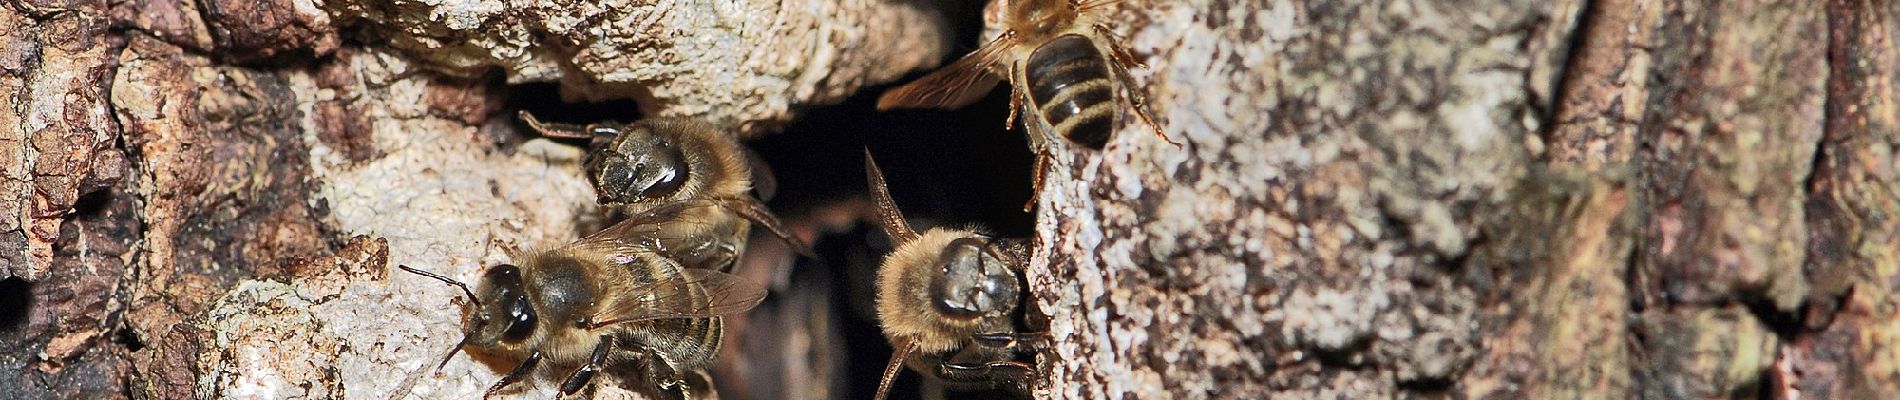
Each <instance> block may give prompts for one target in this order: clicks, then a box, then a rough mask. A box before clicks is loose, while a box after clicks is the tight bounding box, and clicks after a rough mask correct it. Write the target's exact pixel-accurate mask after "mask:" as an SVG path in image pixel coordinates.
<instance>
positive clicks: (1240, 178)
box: [0, 0, 1900, 399]
mask: <svg viewBox="0 0 1900 400" xmlns="http://www.w3.org/2000/svg"><path fill="white" fill-rule="evenodd" d="M450 3H453V2H449V3H444V2H395V3H385V2H370V1H356V0H329V1H320V2H314V3H312V2H294V1H281V0H274V1H263V2H251V1H235V0H206V1H180V0H118V1H85V0H72V1H58V0H12V1H9V2H6V3H5V4H4V6H0V102H4V103H5V105H6V107H5V108H4V109H0V216H4V218H0V277H9V278H6V279H4V280H0V348H8V349H14V350H12V351H8V352H0V367H5V369H4V370H5V371H9V372H4V373H0V393H19V394H23V396H20V397H25V398H116V397H138V398H150V397H157V398H215V397H262V398H287V397H296V398H342V397H348V398H365V397H368V398H401V397H404V396H406V395H413V396H415V397H418V398H470V397H474V396H477V395H479V393H480V391H481V390H482V389H484V388H485V387H486V386H487V385H488V384H489V383H492V382H493V381H494V380H495V379H496V378H497V377H498V373H497V370H496V369H497V366H496V364H493V363H492V362H493V360H483V359H479V358H470V357H469V356H466V355H464V356H458V357H457V358H455V359H454V360H453V361H452V362H450V363H449V364H448V365H447V367H446V368H444V369H443V370H442V371H440V372H437V371H435V362H436V361H438V360H439V357H441V356H442V355H443V354H445V352H447V351H448V349H449V347H450V346H451V345H452V344H453V343H454V341H455V340H456V338H457V336H459V335H460V332H459V329H460V320H461V318H462V317H463V315H462V314H461V313H460V312H457V311H455V310H459V307H460V304H459V301H456V300H453V299H455V298H457V297H458V295H457V293H458V291H457V290H455V289H454V288H452V287H449V286H444V285H441V284H439V283H436V282H434V281H431V280H428V279H426V278H421V277H417V276H413V275H409V274H403V273H394V274H392V273H390V271H391V268H392V267H393V266H395V265H397V264H406V265H411V266H416V267H420V268H425V269H429V270H432V271H436V272H440V273H444V274H446V275H449V276H454V277H460V278H469V277H474V276H476V275H477V271H478V270H479V268H480V267H481V266H483V265H487V264H490V263H494V262H499V261H503V260H506V259H507V257H508V255H507V253H509V252H510V251H513V250H514V249H516V248H526V247H534V246H546V245H549V244H554V243H560V242H563V241H566V240H571V239H572V238H574V237H575V236H577V235H578V234H580V233H582V232H583V231H584V229H580V228H577V227H576V225H577V223H576V221H580V222H581V223H580V224H579V225H582V226H587V225H588V223H587V221H590V220H594V219H598V218H599V217H597V216H595V215H597V214H599V213H598V212H596V210H595V209H594V208H593V206H592V203H593V200H594V199H593V196H592V194H591V192H590V190H591V189H590V188H589V187H588V186H587V183H586V182H585V181H584V180H582V179H581V178H580V177H579V174H578V168H579V166H578V160H579V157H580V154H579V150H578V149H577V148H576V147H574V146H571V145H565V144H559V143H554V142H550V141H547V140H544V139H538V138H533V137H532V135H531V134H527V133H524V132H521V130H520V128H518V127H517V125H516V124H514V123H513V121H512V118H513V117H512V115H513V109H514V108H516V107H517V106H519V105H520V104H521V103H520V102H522V101H523V100H521V99H522V98H524V97H525V96H530V94H529V93H527V91H528V90H529V89H524V88H526V87H529V86H526V85H525V84H527V83H531V82H553V83H556V84H557V85H558V88H559V90H560V92H561V93H562V96H561V97H562V98H564V99H568V100H608V99H632V100H633V101H632V102H630V103H605V104H608V105H609V107H612V106H614V105H628V106H627V107H628V109H619V110H612V112H615V113H619V114H617V115H622V116H619V117H618V118H620V119H622V120H628V119H632V118H634V117H636V116H638V115H678V116H692V117H698V118H703V119H706V120H709V121H712V122H714V123H716V124H718V125H720V126H722V127H726V128H729V129H731V130H732V131H733V132H735V134H737V135H740V136H741V137H745V138H755V137H759V136H761V135H764V134H768V133H771V132H775V131H778V130H780V129H781V128H782V127H784V126H785V125H786V124H787V123H788V122H789V121H793V120H795V119H796V118H798V117H799V116H800V115H802V114H803V113H804V112H805V111H807V110H809V109H812V108H815V107H818V106H822V105H826V104H832V103H836V102H839V101H843V100H844V99H845V98H846V97H847V96H851V95H853V94H854V93H857V92H859V91H860V90H862V89H864V88H865V87H867V86H869V85H875V84H881V83H887V82H891V81H894V80H897V79H899V78H900V77H902V76H903V75H905V74H907V73H910V72H913V71H914V70H920V69H925V68H928V67H931V66H933V65H934V64H935V63H936V62H938V61H940V60H941V59H942V58H943V57H945V56H949V55H950V54H949V53H952V52H954V51H957V50H964V49H961V48H955V47H953V45H951V43H952V42H953V41H952V39H951V38H950V36H951V35H950V34H949V32H951V31H952V30H953V29H951V28H950V27H949V26H948V25H946V24H945V23H944V22H943V21H942V16H944V15H949V14H947V13H945V12H943V11H941V10H938V9H936V8H934V7H937V6H941V4H936V3H932V2H901V1H900V2H893V1H875V0H850V1H819V0H808V1H802V2H791V3H784V2H767V1H742V2H737V3H732V4H725V3H719V4H712V3H707V4H698V3H690V2H685V3H682V2H660V3H640V2H627V1H607V2H602V3H599V4H589V3H586V2H577V1H565V0H532V1H531V0H521V1H512V2H501V3H496V2H488V3H479V2H478V3H453V4H450ZM689 3H690V4H689ZM1441 3H1442V2H1417V3H1408V2H1401V3H1395V4H1377V5H1356V4H1344V3H1334V2H1323V1H1297V0H1295V1H1275V2H1269V1H1264V0H1255V1H1242V2H1232V1H1221V0H1182V1H1172V2H1156V1H1126V2H1121V3H1120V4H1119V5H1117V6H1114V7H1111V8H1112V9H1113V10H1115V11H1114V12H1113V17H1112V18H1109V19H1107V21H1108V24H1109V25H1110V27H1111V29H1113V30H1114V31H1116V32H1118V33H1119V34H1120V35H1121V36H1123V37H1125V38H1126V39H1127V42H1126V44H1127V45H1128V47H1129V48H1131V49H1133V50H1134V52H1135V53H1137V54H1136V55H1137V57H1138V58H1141V59H1143V60H1144V61H1145V63H1146V64H1147V65H1146V68H1136V69H1134V70H1133V71H1132V72H1133V74H1134V78H1135V81H1136V82H1138V83H1139V84H1138V85H1137V87H1136V88H1135V89H1136V90H1139V91H1141V92H1143V93H1146V94H1147V95H1148V96H1147V97H1148V100H1149V101H1148V102H1149V104H1150V107H1151V108H1152V109H1153V111H1154V113H1155V115H1156V116H1157V117H1158V121H1157V122H1159V123H1160V125H1161V126H1162V127H1163V128H1164V131H1165V132H1166V133H1167V134H1168V135H1169V137H1170V138H1171V139H1173V140H1174V141H1177V142H1180V143H1181V144H1180V146H1178V147H1177V146H1172V145H1169V144H1167V143H1165V142H1163V141H1161V140H1160V139H1158V138H1156V137H1154V136H1153V135H1151V134H1148V133H1147V127H1146V126H1144V125H1141V124H1139V123H1130V124H1125V126H1123V127H1122V129H1121V130H1120V132H1118V133H1117V134H1116V135H1115V136H1114V137H1113V139H1112V140H1111V142H1110V144H1109V145H1108V146H1107V148H1106V149H1105V150H1104V151H1100V152H1086V151H1084V152H1075V151H1067V150H1062V149H1058V151H1055V152H1054V154H1055V156H1056V157H1055V160H1054V161H1055V162H1054V166H1053V169H1052V170H1051V171H1050V174H1049V175H1048V179H1047V181H1046V182H1045V185H1044V186H1043V187H1041V188H1039V189H1038V190H1037V192H1038V194H1039V197H1038V198H1039V205H1040V206H1041V207H1040V209H1039V210H1038V211H1037V213H1036V221H1037V223H1038V224H1037V229H1036V235H1037V237H1036V239H1037V240H1036V243H1037V247H1036V251H1035V255H1036V256H1035V257H1034V260H1033V262H1032V268H1031V272H1030V276H1029V280H1030V282H1031V286H1032V289H1033V290H1032V292H1033V293H1032V294H1033V296H1034V297H1035V299H1036V303H1037V305H1038V306H1039V308H1040V309H1041V310H1043V311H1046V312H1049V313H1050V317H1051V326H1050V330H1051V332H1050V333H1051V334H1052V336H1053V337H1054V339H1055V340H1054V343H1055V348H1054V349H1052V350H1051V351H1050V352H1048V353H1047V354H1045V356H1048V357H1051V360H1052V361H1053V362H1051V363H1049V364H1050V365H1052V370H1049V371H1043V372H1044V373H1043V374H1041V375H1040V379H1039V380H1038V382H1036V384H1035V389H1036V392H1035V394H1036V395H1037V397H1043V398H1118V397H1126V396H1129V395H1133V396H1137V397H1143V398H1156V397H1160V398H1170V397H1179V398H1203V397H1219V398H1267V397H1269V396H1271V397H1274V398H1281V397H1290V398H1381V397H1397V396H1450V397H1471V398H1479V397H1483V398H1603V397H1611V398H1616V397H1644V398H1689V397H1697V398H1710V397H1756V398H1784V399H1787V398H1796V397H1814V398H1874V397H1878V396H1879V395H1881V394H1889V393H1900V353H1895V352H1894V351H1892V350H1891V349H1892V348H1895V347H1896V346H1900V325H1896V324H1894V323H1892V321H1891V320H1892V317H1893V316H1894V315H1896V313H1900V296H1896V291H1900V217H1897V216H1900V161H1896V158H1895V156H1894V153H1895V150H1896V149H1900V108H1896V107H1895V102H1896V99H1897V98H1900V89H1896V87H1900V69H1896V67H1894V65H1900V44H1896V43H1895V42H1894V41H1893V40H1892V39H1893V38H1895V37H1900V21H1895V20H1894V19H1893V17H1894V16H1895V15H1900V5H1896V4H1892V3H1886V2H1870V1H1848V0H1831V1H1827V2H1802V1H1792V2H1718V1H1702V2H1659V1H1649V0H1605V1H1594V2H1583V1H1558V2H1509V1H1475V2H1454V3H1451V4H1441ZM994 6H995V5H994V4H993V5H992V10H991V12H989V13H988V14H989V16H988V19H989V21H988V22H987V25H988V27H989V28H990V29H991V31H990V34H995V32H996V30H997V29H999V28H1000V25H999V21H998V20H997V19H996V14H997V13H996V12H995V8H996V7H994ZM986 37H987V35H986ZM511 99H512V100H511ZM526 101H529V102H532V101H538V100H532V99H530V100H526ZM634 108H637V109H634ZM996 122H997V123H998V124H1000V123H1001V121H996ZM1023 181H1027V178H1026V177H1025V179H1023ZM842 204H844V205H846V206H851V205H857V206H862V205H863V203H861V202H846V203H842ZM755 242H756V241H755ZM755 250H756V249H755ZM821 297H822V296H821ZM793 298H795V299H797V301H798V302H800V303H798V304H805V303H803V302H806V301H811V300H810V298H809V297H798V296H793ZM821 306H822V304H821ZM793 309H794V310H796V309H797V308H796V307H794V308H793ZM811 318H813V319H817V320H824V319H826V318H828V317H827V316H825V315H818V316H813V317H811ZM755 321H765V322H758V323H760V324H764V323H767V322H771V321H773V320H771V319H760V320H755ZM800 321H805V320H804V319H796V320H795V321H794V322H795V323H799V322H800ZM802 323H809V322H802ZM738 326H743V325H738ZM746 334H749V335H761V334H766V333H763V332H759V331H757V330H754V331H751V332H749V333H746ZM812 340H814V341H817V342H820V343H822V342H824V341H825V340H826V339H824V338H812ZM817 346H818V347H814V348H818V349H823V348H826V347H824V346H823V345H822V344H820V345H817ZM502 367H504V368H505V367H506V366H502ZM807 374H808V375H810V376H815V377H814V378H812V379H813V380H812V381H814V382H815V381H823V380H824V379H823V378H824V377H826V376H828V375H827V374H829V373H807ZM396 377H400V378H396ZM833 378H836V377H835V376H834V377H833ZM549 386H550V385H547V384H542V385H541V387H539V388H534V389H530V390H526V391H520V392H510V393H509V395H510V396H513V397H521V398H546V397H548V396H549V395H551V394H552V393H551V391H552V388H550V387H549ZM811 386H813V387H818V388H819V389H811V390H808V391H805V392H803V393H804V395H806V396H817V397H824V396H826V395H825V394H824V393H829V392H827V391H825V390H824V389H823V388H824V387H826V385H811ZM600 395H601V396H602V397H616V396H625V395H628V393H627V392H625V391H621V390H616V389H613V386H612V385H608V387H607V388H606V389H603V390H602V393H600Z"/></svg>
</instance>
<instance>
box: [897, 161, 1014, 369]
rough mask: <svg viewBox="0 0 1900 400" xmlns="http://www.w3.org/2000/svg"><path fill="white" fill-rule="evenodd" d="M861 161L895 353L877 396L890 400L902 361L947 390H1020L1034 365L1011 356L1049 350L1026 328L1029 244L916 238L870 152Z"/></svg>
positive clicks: (931, 234)
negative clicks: (880, 245) (882, 238)
mask: <svg viewBox="0 0 1900 400" xmlns="http://www.w3.org/2000/svg"><path fill="white" fill-rule="evenodd" d="M864 156H865V170H866V172H867V175H868V177H867V180H868V181H869V184H870V187H871V194H872V199H873V200H874V201H875V202H876V204H877V215H878V222H879V224H880V225H882V226H883V227H884V232H885V234H887V235H889V236H890V238H891V242H892V244H893V247H894V248H893V249H892V250H891V253H890V255H888V256H886V257H885V258H884V262H883V264H882V265H880V266H879V267H878V273H877V307H876V308H877V315H878V321H879V323H880V324H881V325H882V328H883V331H884V336H885V338H887V339H889V340H890V341H891V345H892V347H893V348H894V349H895V352H894V353H893V354H892V355H891V361H890V363H889V364H887V365H886V366H885V368H884V376H883V380H882V381H880V382H879V384H878V389H877V399H879V400H882V399H884V398H885V396H886V395H887V394H889V391H890V386H891V382H892V381H893V380H895V379H896V377H897V373H898V369H899V368H901V366H903V365H906V364H908V365H909V366H910V368H911V369H912V370H915V371H917V372H918V373H921V374H924V375H926V376H930V377H934V378H937V379H940V380H942V381H943V382H944V383H946V384H947V385H946V387H948V388H951V389H960V390H961V389H988V388H999V387H1000V388H1009V389H1014V390H1018V391H1024V392H1026V391H1027V384H1028V383H1029V381H1030V378H1031V377H1032V376H1033V374H1034V373H1036V371H1038V370H1041V369H1042V368H1041V367H1039V366H1034V365H1031V364H1030V363H1028V362H1024V361H1019V358H1020V357H1018V355H1020V354H1024V353H1028V356H1029V357H1036V354H1035V353H1037V352H1039V351H1040V350H1041V349H1043V348H1046V347H1047V335H1046V334H1045V333H1038V332H1028V330H1027V329H1025V327H1026V326H1029V325H1031V324H1032V322H1031V320H1030V318H1032V317H1040V313H1039V312H1035V313H1032V312H1030V311H1029V310H1028V308H1031V307H1034V306H1033V304H1030V303H1029V302H1027V301H1026V300H1027V299H1026V298H1025V290H1024V289H1023V288H1025V287H1027V282H1026V281H1025V280H1024V278H1023V270H1024V268H1025V266H1026V265H1027V260H1028V256H1029V250H1028V248H1029V246H1028V243H1026V242H1027V241H1026V240H1024V239H997V238H993V237H990V236H989V235H986V234H984V233H982V232H978V231H974V230H964V229H943V228H933V229H930V230H927V231H924V232H923V233H918V232H917V231H915V230H913V229H912V228H911V227H910V224H909V223H908V222H905V220H904V216H903V214H902V213H901V212H899V211H898V210H897V206H896V203H895V202H894V201H892V200H891V196H890V191H889V189H887V188H886V187H885V185H884V174H883V172H882V171H879V170H878V168H877V163H876V162H875V161H873V160H872V159H871V154H870V152H868V151H867V152H865V155H864ZM1033 324H1036V325H1045V324H1046V322H1041V323H1033ZM1041 361H1046V360H1037V362H1041Z"/></svg>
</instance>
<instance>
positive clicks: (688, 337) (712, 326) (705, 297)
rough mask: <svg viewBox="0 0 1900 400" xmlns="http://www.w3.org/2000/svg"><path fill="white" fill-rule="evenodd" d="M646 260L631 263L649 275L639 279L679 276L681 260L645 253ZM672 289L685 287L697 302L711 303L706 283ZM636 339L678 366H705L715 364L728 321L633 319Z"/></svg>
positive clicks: (637, 269)
mask: <svg viewBox="0 0 1900 400" xmlns="http://www.w3.org/2000/svg"><path fill="white" fill-rule="evenodd" d="M641 258H642V261H643V262H639V263H637V264H635V265H631V266H629V267H631V268H634V269H635V272H636V273H645V274H647V276H642V277H638V278H637V279H639V280H652V279H655V277H666V278H677V277H678V276H679V275H680V273H681V272H680V268H681V266H680V264H679V263H677V262H674V261H673V260H671V259H668V258H665V257H661V256H658V255H654V254H643V255H642V256H641ZM668 289H674V290H684V291H686V293H685V294H686V295H687V296H688V297H690V298H691V301H692V302H694V304H700V305H704V304H711V302H712V301H713V298H712V296H713V293H710V292H709V291H708V290H707V289H706V288H705V287H704V286H699V285H685V286H683V287H673V288H668ZM628 328H630V329H629V330H630V332H631V333H632V334H633V336H634V339H636V340H638V341H639V342H640V344H641V345H644V346H645V347H646V348H647V349H649V350H651V351H654V352H657V353H660V355H661V356H663V357H664V358H665V359H666V360H667V361H668V362H670V363H672V364H673V365H672V366H673V367H675V368H683V369H701V368H708V367H711V366H712V363H713V359H714V358H715V357H717V356H718V355H719V345H720V343H721V340H722V336H723V335H724V334H725V329H724V328H725V321H724V320H722V319H720V318H719V317H711V318H667V319H657V320H652V321H646V322H639V323H633V324H630V326H628Z"/></svg>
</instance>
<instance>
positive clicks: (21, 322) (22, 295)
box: [0, 276, 33, 332]
mask: <svg viewBox="0 0 1900 400" xmlns="http://www.w3.org/2000/svg"><path fill="white" fill-rule="evenodd" d="M32 310H33V284H32V283H30V282H27V281H26V280H24V279H20V277H17V276H16V277H8V278H6V279H0V332H12V331H16V330H19V329H20V328H21V327H23V326H26V320H27V318H26V317H27V314H28V313H30V312H31V311H32Z"/></svg>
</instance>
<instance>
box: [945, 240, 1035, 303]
mask: <svg viewBox="0 0 1900 400" xmlns="http://www.w3.org/2000/svg"><path fill="white" fill-rule="evenodd" d="M988 246H989V243H988V242H986V241H984V240H983V239H980V238H976V237H964V238H957V239H956V240H952V241H950V243H949V244H947V245H944V247H943V252H942V254H941V255H940V256H939V258H938V268H939V269H940V272H942V273H941V274H937V275H935V276H933V277H932V278H931V280H930V298H931V306H932V307H934V308H935V309H936V311H937V312H938V313H940V314H943V316H945V317H948V318H954V319H962V320H973V319H977V318H981V317H983V316H986V315H999V314H1004V313H1008V312H1009V311H1010V310H1014V309H1015V308H1016V301H1017V299H1018V298H1019V297H1018V293H1019V291H1018V282H1017V278H1016V274H1015V273H1013V271H1011V270H1010V268H1009V264H1008V263H1006V262H1005V261H1004V260H1002V259H1000V258H998V257H997V255H996V254H995V253H994V252H991V251H988V250H987V248H988Z"/></svg>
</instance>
